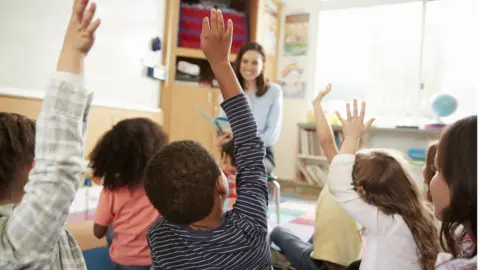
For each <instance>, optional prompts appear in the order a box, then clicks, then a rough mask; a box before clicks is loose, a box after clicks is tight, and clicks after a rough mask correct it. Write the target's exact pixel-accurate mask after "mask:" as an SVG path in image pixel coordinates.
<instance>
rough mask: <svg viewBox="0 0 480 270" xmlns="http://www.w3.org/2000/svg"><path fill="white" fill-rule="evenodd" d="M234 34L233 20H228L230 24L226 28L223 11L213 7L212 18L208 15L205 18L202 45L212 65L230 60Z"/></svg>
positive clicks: (201, 38)
mask: <svg viewBox="0 0 480 270" xmlns="http://www.w3.org/2000/svg"><path fill="white" fill-rule="evenodd" d="M232 35H233V23H232V20H228V26H227V29H226V30H225V24H224V21H223V15H222V11H220V10H218V11H217V10H214V9H212V11H211V13H210V20H208V18H207V17H205V18H204V19H203V23H202V33H201V35H200V47H201V48H202V50H203V53H204V54H205V56H206V57H207V60H208V62H210V65H216V64H219V63H224V62H227V63H228V62H229V60H228V58H229V55H230V48H231V47H232Z"/></svg>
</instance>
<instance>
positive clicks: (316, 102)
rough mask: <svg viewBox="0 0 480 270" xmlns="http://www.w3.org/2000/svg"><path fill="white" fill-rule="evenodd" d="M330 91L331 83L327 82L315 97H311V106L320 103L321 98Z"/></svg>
mask: <svg viewBox="0 0 480 270" xmlns="http://www.w3.org/2000/svg"><path fill="white" fill-rule="evenodd" d="M330 91H332V84H331V83H329V84H328V85H327V87H326V88H325V90H323V91H320V92H319V93H318V95H317V96H316V97H315V99H313V102H312V103H313V106H314V107H315V106H317V105H320V103H321V102H322V100H323V98H324V97H325V96H326V95H328V93H330Z"/></svg>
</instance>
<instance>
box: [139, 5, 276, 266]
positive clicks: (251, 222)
mask: <svg viewBox="0 0 480 270" xmlns="http://www.w3.org/2000/svg"><path fill="white" fill-rule="evenodd" d="M232 33H233V25H232V22H231V21H230V20H229V21H228V27H227V29H226V30H225V26H224V21H223V16H222V13H221V11H215V10H212V12H211V19H210V21H209V20H208V18H205V19H204V21H203V26H202V34H201V46H202V49H203V51H204V53H205V56H206V57H207V60H208V61H209V63H210V65H211V67H212V70H213V72H214V74H215V77H216V78H217V80H218V82H219V84H220V90H221V91H222V95H223V98H224V100H225V101H224V102H223V103H222V108H223V110H224V111H225V112H226V114H227V117H228V119H229V121H230V125H231V128H232V131H233V140H234V143H235V159H236V164H237V201H236V204H235V206H234V207H233V209H232V210H231V211H228V212H226V213H224V212H223V204H224V201H225V199H226V197H227V195H228V182H227V180H226V178H225V176H224V175H223V173H222V172H221V170H220V169H219V168H218V165H217V164H216V162H215V159H214V158H213V157H212V156H211V155H210V154H209V153H208V151H207V150H206V149H205V148H203V147H202V146H201V145H200V144H199V143H196V142H193V141H178V142H173V143H171V144H170V145H168V146H166V147H165V148H164V149H163V150H161V151H160V152H159V153H158V154H157V155H155V156H154V157H153V158H152V160H150V162H149V164H148V165H147V168H146V170H145V174H144V177H145V179H144V183H145V190H146V192H147V195H148V197H149V198H150V201H151V202H152V204H153V205H154V206H155V208H156V209H157V210H158V211H159V212H160V213H162V215H163V218H161V219H159V220H157V221H156V222H155V223H154V224H153V225H152V227H151V228H150V230H149V231H148V234H147V238H148V243H149V245H150V249H151V254H152V263H153V267H154V268H155V269H232V270H234V269H239V270H245V269H271V268H272V264H271V254H270V249H269V244H268V242H267V200H268V199H267V198H268V191H267V175H266V173H265V166H264V164H263V158H264V157H265V148H264V146H263V142H262V140H261V138H260V136H259V135H258V132H257V126H256V123H255V120H254V116H253V114H252V111H251V108H250V106H249V104H248V101H247V98H246V96H245V94H244V93H243V91H242V88H241V87H240V84H239V83H238V80H237V78H236V77H235V73H234V72H233V69H232V67H231V65H230V62H229V60H228V56H229V54H230V48H231V42H232Z"/></svg>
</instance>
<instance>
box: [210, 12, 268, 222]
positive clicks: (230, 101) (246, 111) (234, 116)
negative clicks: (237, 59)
mask: <svg viewBox="0 0 480 270" xmlns="http://www.w3.org/2000/svg"><path fill="white" fill-rule="evenodd" d="M232 33H233V25H232V21H231V20H229V21H228V27H227V30H226V31H225V29H224V22H223V16H222V13H221V11H218V12H217V11H215V10H212V12H211V20H210V23H209V20H208V19H207V18H205V19H204V20H203V26H202V34H201V46H202V49H203V51H204V53H205V56H206V57H207V60H208V61H209V63H210V65H211V66H212V70H213V72H214V74H215V78H217V80H218V83H219V85H220V90H221V91H222V95H223V98H224V100H225V101H224V102H223V103H222V108H223V110H224V111H225V113H226V114H227V117H228V120H229V122H230V126H231V128H232V132H233V139H234V140H235V159H236V163H237V179H236V180H237V201H236V203H235V206H234V209H233V211H236V212H237V213H239V214H243V216H244V217H245V218H247V219H250V220H252V221H253V223H254V224H255V225H256V226H259V227H261V228H262V229H264V230H266V229H267V199H268V191H267V176H266V173H265V166H264V164H263V159H264V157H265V148H264V146H263V142H262V140H261V138H260V136H259V135H258V132H257V125H256V123H255V118H254V117H253V113H252V110H251V108H250V105H249V104H248V101H247V97H246V96H245V94H244V93H243V91H242V88H241V87H240V84H239V82H238V80H237V78H236V76H235V73H234V72H233V69H232V67H231V65H230V62H229V61H228V56H229V54H230V47H231V43H232Z"/></svg>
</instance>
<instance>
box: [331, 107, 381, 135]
mask: <svg viewBox="0 0 480 270" xmlns="http://www.w3.org/2000/svg"><path fill="white" fill-rule="evenodd" d="M346 107H347V119H346V120H345V119H344V118H343V117H342V116H341V115H340V113H339V112H336V114H337V116H338V119H339V120H340V121H341V122H342V129H343V135H344V136H345V139H346V138H353V139H357V140H358V139H360V137H361V136H362V134H363V133H364V132H365V131H366V130H367V129H368V128H369V127H370V126H371V125H372V123H373V121H375V119H373V118H371V119H370V120H368V121H367V122H366V123H364V121H365V102H362V107H361V109H360V113H359V112H358V104H357V100H354V101H353V114H352V112H351V110H350V104H349V103H347V104H346Z"/></svg>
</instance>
